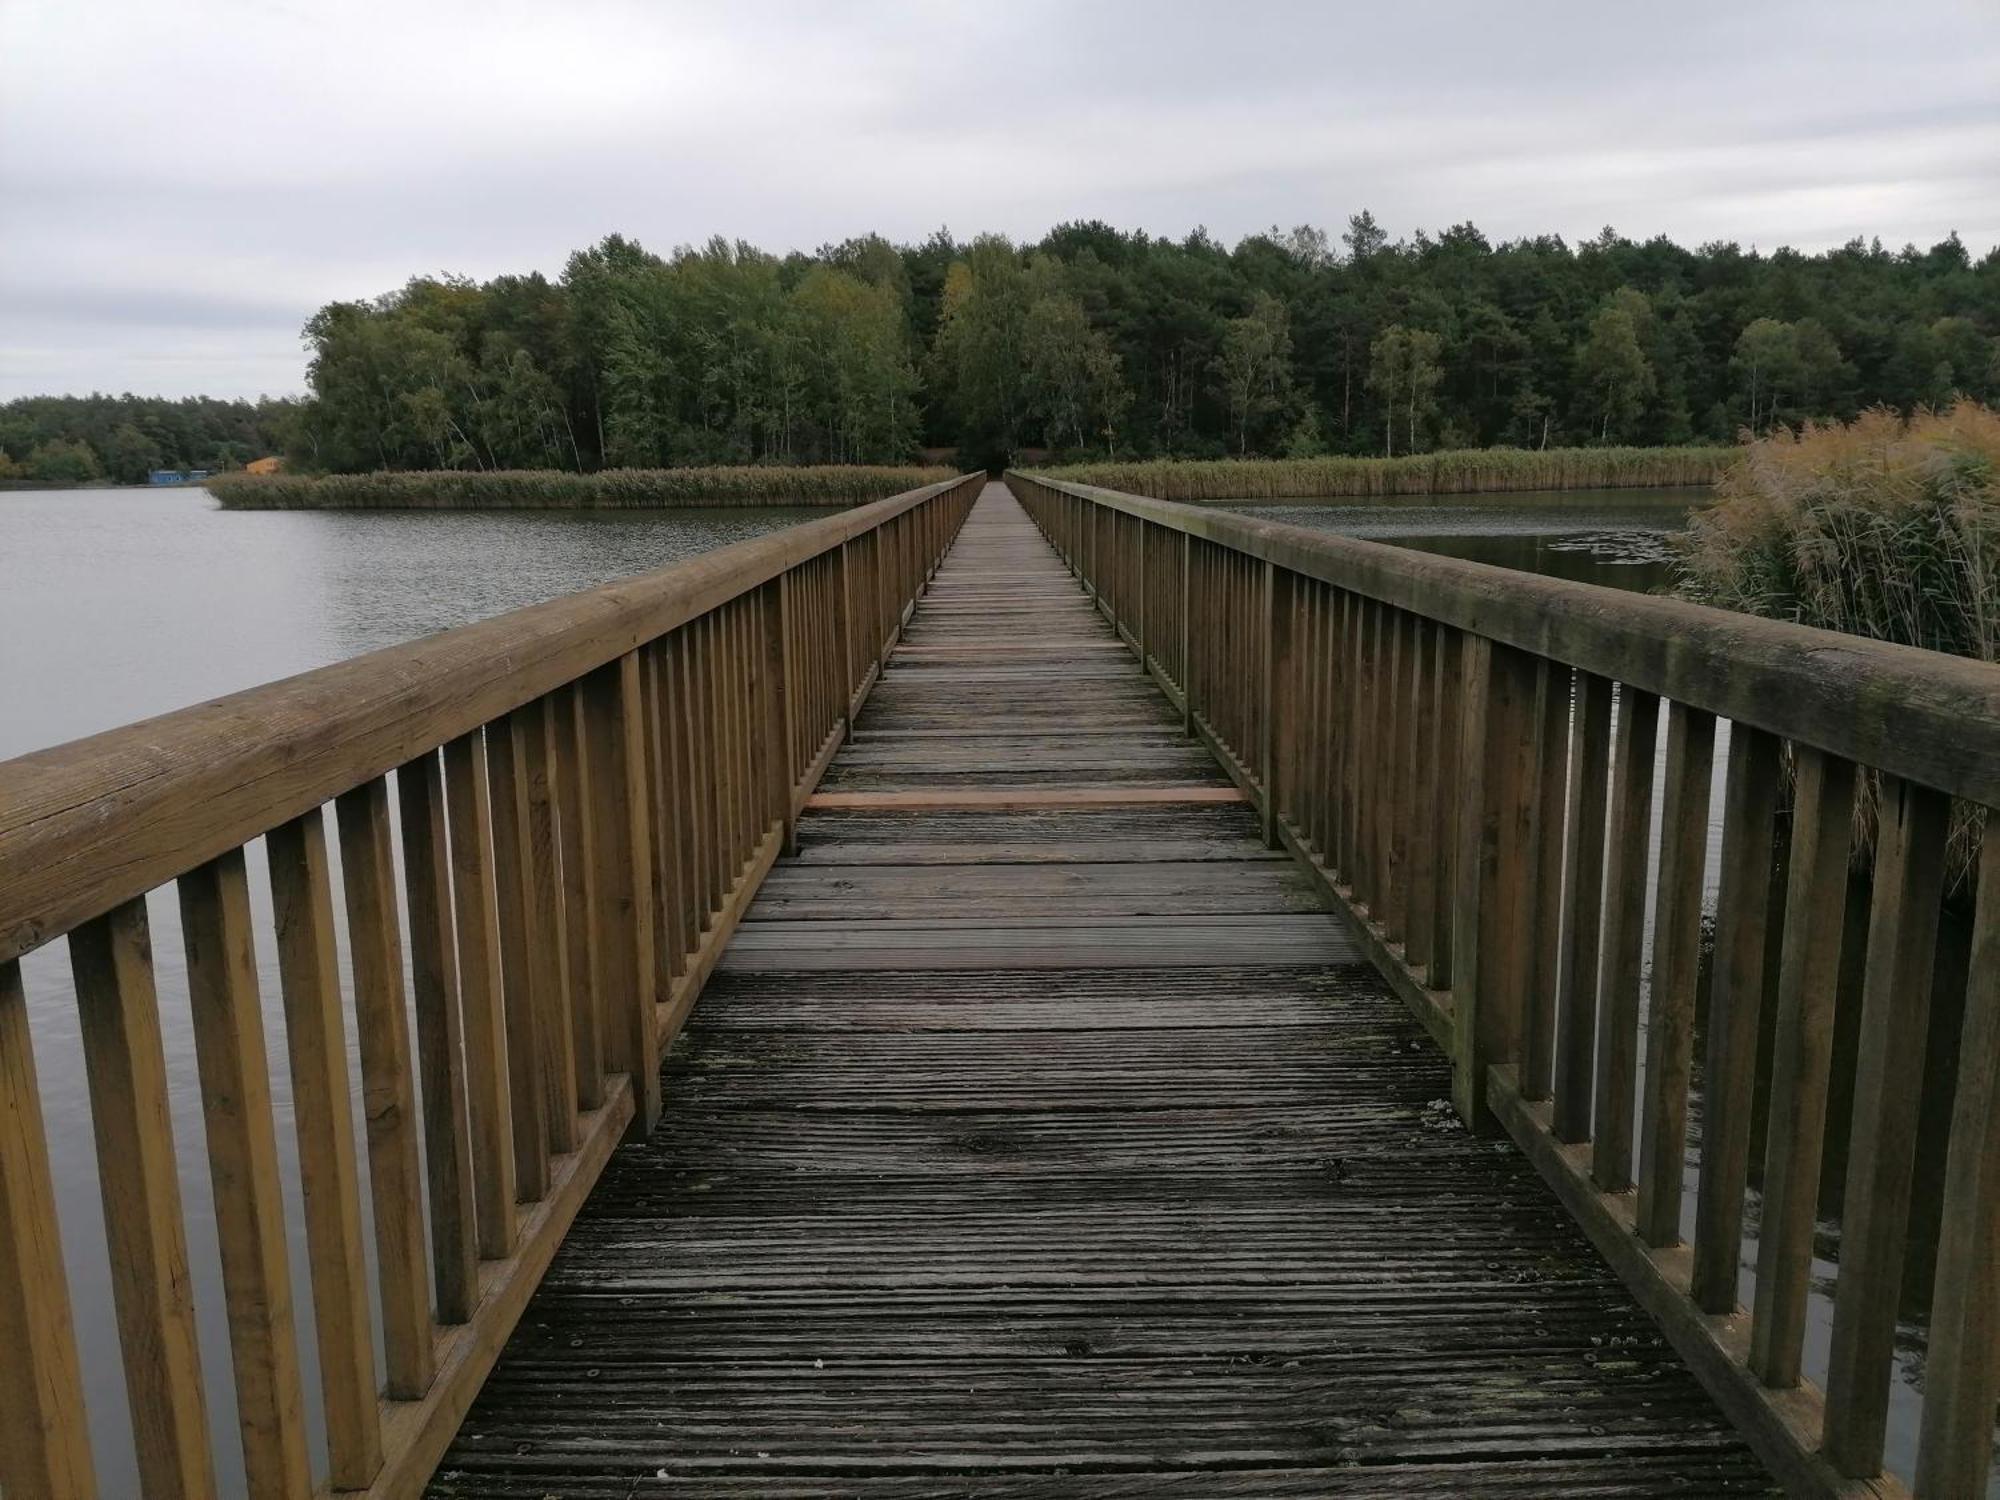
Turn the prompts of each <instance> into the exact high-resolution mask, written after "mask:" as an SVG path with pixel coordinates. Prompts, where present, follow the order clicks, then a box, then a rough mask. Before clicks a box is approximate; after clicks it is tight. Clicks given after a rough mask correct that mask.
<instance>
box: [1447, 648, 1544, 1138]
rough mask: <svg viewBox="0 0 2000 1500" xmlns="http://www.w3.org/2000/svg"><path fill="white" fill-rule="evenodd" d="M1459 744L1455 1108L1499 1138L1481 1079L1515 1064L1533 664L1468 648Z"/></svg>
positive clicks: (1525, 906) (1530, 828) (1524, 931)
mask: <svg viewBox="0 0 2000 1500" xmlns="http://www.w3.org/2000/svg"><path fill="white" fill-rule="evenodd" d="M1464 659H1465V695H1466V698H1465V703H1466V713H1465V737H1464V741H1463V746H1464V750H1463V758H1462V761H1461V777H1462V780H1463V785H1464V793H1465V796H1464V801H1463V802H1462V804H1461V807H1462V809H1463V810H1462V812H1461V815H1460V818H1459V858H1458V891H1457V902H1456V916H1455V919H1454V923H1453V926H1454V928H1455V939H1454V941H1455V944H1456V947H1457V950H1458V951H1457V953H1456V955H1455V957H1454V960H1453V965H1454V968H1455V969H1456V971H1457V984H1456V985H1455V987H1454V989H1453V992H1452V1041H1453V1051H1454V1056H1453V1058H1452V1103H1453V1104H1454V1105H1455V1106H1456V1107H1457V1109H1458V1113H1459V1117H1460V1118H1461V1119H1463V1120H1464V1121H1465V1123H1466V1125H1467V1126H1468V1127H1470V1128H1472V1129H1475V1130H1479V1131H1490V1130H1493V1129H1497V1128H1498V1127H1497V1125H1496V1123H1495V1122H1494V1121H1493V1119H1492V1117H1491V1116H1490V1115H1489V1114H1488V1113H1487V1111H1486V1107H1485V1106H1486V1070H1487V1068H1488V1067H1490V1066H1492V1065H1493V1064H1495V1063H1510V1062H1515V1061H1517V1060H1518V1059H1519V1057H1520V1051H1521V1026H1522V1021H1523V1018H1524V1013H1525V1006H1524V999H1525V988H1526V984H1527V975H1528V924H1529V921H1530V919H1531V917H1532V915H1533V910H1532V908H1533V901H1532V896H1531V885H1530V882H1528V881H1526V880H1524V879H1522V878H1521V871H1522V869H1523V868H1524V867H1525V865H1526V861H1527V858H1528V854H1529V851H1530V850H1531V849H1532V848H1533V842H1532V841H1533V838H1534V831H1535V798H1534V791H1535V770H1536V760H1537V756H1536V745H1535V673H1536V665H1535V662H1536V659H1535V658H1534V657H1532V656H1530V655H1528V654H1527V653H1526V652H1523V651H1517V650H1515V649H1513V648H1512V647H1508V646H1501V645H1497V644H1495V643H1493V642H1491V641H1488V640H1486V639H1485V638H1484V637H1480V636H1468V637H1467V638H1466V641H1465V653H1464Z"/></svg>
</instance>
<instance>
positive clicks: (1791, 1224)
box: [1750, 745, 1854, 1387]
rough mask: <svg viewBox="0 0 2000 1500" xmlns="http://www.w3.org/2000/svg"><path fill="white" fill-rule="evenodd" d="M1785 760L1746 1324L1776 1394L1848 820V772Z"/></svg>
mask: <svg viewBox="0 0 2000 1500" xmlns="http://www.w3.org/2000/svg"><path fill="white" fill-rule="evenodd" d="M1794 759H1795V764H1796V769H1797V792H1796V794H1795V796H1794V801H1793V812H1792V852H1791V859H1790V861H1789V870H1788V879H1789V885H1788V887H1787V892H1786V897H1785V921H1784V936H1783V949H1782V953H1781V956H1780V959H1779V969H1778V1015H1777V1027H1776V1029H1775V1031H1774V1032H1773V1035H1772V1047H1771V1093H1770V1109H1769V1116H1768V1119H1769V1123H1768V1125H1767V1126H1766V1134H1765V1147H1764V1182H1763V1190H1764V1211H1763V1214H1762V1215H1761V1217H1760V1220H1759V1225H1758V1233H1757V1290H1756V1299H1755V1305H1754V1312H1755V1315H1754V1317H1753V1318H1752V1321H1751V1325H1750V1368H1751V1370H1752V1371H1753V1372H1755V1374H1756V1376H1757V1378H1758V1379H1759V1380H1761V1381H1763V1382H1764V1384H1766V1385H1768V1386H1776V1387H1784V1386H1794V1385H1797V1384H1798V1383H1799V1353H1800V1348H1801V1344H1802V1341H1803V1339H1804V1337H1805V1316H1806V1296H1807V1293H1808V1292H1809V1290H1810V1289H1811V1276H1812V1238H1813V1224H1814V1219H1815V1218H1816V1211H1817V1207H1818V1202H1819V1166H1820V1151H1821V1146H1822V1144H1823V1139H1824V1136H1825V1131H1826V1096H1827V1084H1828V1080H1829V1076H1830V1074H1831V1072H1832V1069H1833V1003H1834V986H1835V983H1836V982H1837V980H1838V978H1839V974H1840V944H1841V938H1842V934H1843V930H1844V928H1845V925H1846V917H1847V848H1848V837H1849V830H1850V826H1851V824H1852V821H1853V818H1854V767H1853V765H1852V763H1850V762H1848V761H1845V760H1842V759H1841V758H1840V757H1838V756H1829V755H1825V754H1822V753H1821V752H1820V751H1818V750H1815V749H1812V748H1811V747H1810V746H1806V745H1801V746H1798V747H1797V750H1796V754H1795V757H1794Z"/></svg>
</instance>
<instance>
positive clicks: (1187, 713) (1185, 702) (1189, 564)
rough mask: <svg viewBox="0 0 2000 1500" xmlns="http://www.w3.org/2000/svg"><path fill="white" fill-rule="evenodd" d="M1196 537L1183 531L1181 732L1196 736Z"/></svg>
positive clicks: (1188, 735) (1189, 736) (1191, 737)
mask: <svg viewBox="0 0 2000 1500" xmlns="http://www.w3.org/2000/svg"><path fill="white" fill-rule="evenodd" d="M1193 571H1194V537H1193V536H1192V535H1190V534H1189V533H1188V532H1185V531H1183V532H1182V533H1181V733H1182V734H1184V735H1186V736H1187V737H1188V738H1189V739H1193V738H1194V664H1193V659H1192V658H1191V657H1190V656H1189V654H1188V652H1189V649H1190V647H1191V646H1192V635H1191V629H1192V627H1191V621H1192V620H1193V618H1194V584H1193V579H1192V577H1191V576H1190V575H1191V574H1192V573H1193Z"/></svg>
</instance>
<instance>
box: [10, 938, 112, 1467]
mask: <svg viewBox="0 0 2000 1500" xmlns="http://www.w3.org/2000/svg"><path fill="white" fill-rule="evenodd" d="M0 1349H4V1350H6V1351H7V1354H6V1358H4V1359H0V1490H4V1491H5V1492H6V1493H7V1494H9V1495H12V1496H17V1497H18V1500H88V1497H89V1496H91V1495H94V1494H95V1493H96V1492H97V1480H96V1477H95V1475H94V1473H93V1471H92V1467H91V1458H90V1432H89V1430H88V1428H87V1427H86V1426H85V1425H84V1420H83V1381H82V1378H81V1376H80V1375H79V1373H78V1365H77V1356H76V1333H75V1330H74V1328H73V1326H72V1325H71V1323H70V1304H69V1278H68V1276H67V1275H66V1274H65V1272H64V1270H63V1259H62V1243H61V1238H60V1235H59V1234H58V1232H57V1229H56V1199H55V1187H54V1184H53V1182H52V1180H51V1177H50V1173H49V1143H48V1136H47V1134H46V1132H45V1131H44V1130H43V1128H42V1096H41V1090H40V1089H39V1088H38V1087H37V1085H36V1082H35V1054H34V1048H33V1045H32V1043H31V1040H30V1037H29V1034H28V997H27V995H26V993H25V992H24V991H23V990H22V988H21V966H20V965H19V964H18V963H15V962H14V961H13V960H11V959H10V960H8V961H7V962H5V963H0Z"/></svg>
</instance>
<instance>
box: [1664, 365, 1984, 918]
mask: <svg viewBox="0 0 2000 1500" xmlns="http://www.w3.org/2000/svg"><path fill="white" fill-rule="evenodd" d="M1676 550H1677V552H1678V557H1677V559H1676V564H1677V567H1678V569H1679V573H1680V584H1679V591H1680V593H1681V594H1682V595H1684V596H1685V597H1687V598H1690V599H1695V600H1698V601H1700V602H1702V603H1704V604H1716V605H1720V606H1722V607H1724V608H1726V609H1738V610H1743V611H1745V612H1746V613H1749V614H1754V615H1763V616H1765V617H1767V618H1770V619H1775V620H1792V621H1796V622H1798V623H1799V624H1803V625H1816V626H1819V627H1821V628H1822V629H1826V630H1842V631H1846V632H1847V633H1849V634H1851V635H1864V636H1871V637H1873V638H1874V639H1876V640H1883V641H1896V642H1899V643H1901V644H1903V645H1906V646H1922V647H1924V648H1926V649H1928V650H1932V651H1943V652H1948V653H1950V654H1951V655H1954V656H1965V657H1971V658H1972V659H1973V660H1975V661H1986V662H1993V661H2000V413H1995V412H1993V411H1990V410H1988V409H1987V408H1986V407H1983V406H1979V405H1977V404H1975V403H1973V402H1970V401H1964V402H1960V403H1959V404H1957V405H1956V406H1953V407H1951V408H1950V409H1949V410H1947V411H1942V412H1928V411H1925V412H1919V413H1917V415H1916V416H1914V417H1913V418H1910V419H1909V420H1905V419H1904V418H1902V417H1901V416H1899V415H1898V414H1897V413H1896V412H1894V411H1890V410H1886V409H1882V410H1875V411H1870V412H1865V413H1863V414H1862V415H1861V416H1860V417H1858V418H1856V419H1855V420H1854V421H1853V422H1850V423H1846V424H1842V423H1839V422H1833V423H1826V424H1815V423H1808V424H1807V425H1806V426H1805V427H1803V428H1802V429H1800V430H1799V431H1797V432H1785V431H1780V432H1778V433H1776V434H1774V435H1773V436H1770V437H1766V438H1760V439H1758V440H1757V441H1755V442H1753V443H1751V444H1750V445H1749V446H1748V447H1747V448H1745V449H1744V450H1743V452H1742V454H1741V455H1740V457H1739V461H1738V462H1737V463H1736V464H1735V465H1734V466H1733V467H1732V468H1731V469H1730V470H1729V472H1728V473H1727V474H1726V475H1724V476H1723V478H1722V480H1721V482H1720V483H1719V484H1718V485H1717V487H1716V500H1715V503H1714V504H1713V505H1710V506H1709V507H1707V508H1706V509H1705V510H1702V511H1700V512H1698V513H1696V514H1695V515H1694V516H1693V517H1691V518H1690V520H1689V522H1688V529H1687V532H1686V533H1685V535H1684V536H1682V537H1680V538H1679V539H1678V540H1677V543H1676ZM1872 790H1873V789H1872V787H1871V788H1868V789H1867V790H1866V792H1865V793H1864V795H1863V796H1862V797H1861V798H1860V799H1859V800H1860V803H1861V806H1860V808H1859V811H1858V814H1857V824H1858V826H1857V835H1858V838H1857V843H1858V844H1859V845H1860V846H1861V847H1862V848H1863V849H1864V850H1865V849H1866V848H1868V847H1869V846H1870V845H1871V844H1872V839H1873V824H1874V798H1873V796H1872ZM1955 812H1956V816H1955V817H1954V820H1953V826H1952V841H1951V876H1952V883H1953V886H1954V888H1955V889H1956V890H1957V891H1958V892H1959V893H1960V894H1963V893H1964V891H1965V890H1966V889H1967V887H1968V886H1969V884H1970V881H1971V875H1972V865H1973V860H1974V858H1975V855H1976V851H1977V839H1978V832H1979V822H1978V819H1977V818H1976V817H1975V816H1974V813H1973V811H1972V810H1971V809H1969V808H1964V807H1960V808H1958V809H1956V810H1955Z"/></svg>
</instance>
